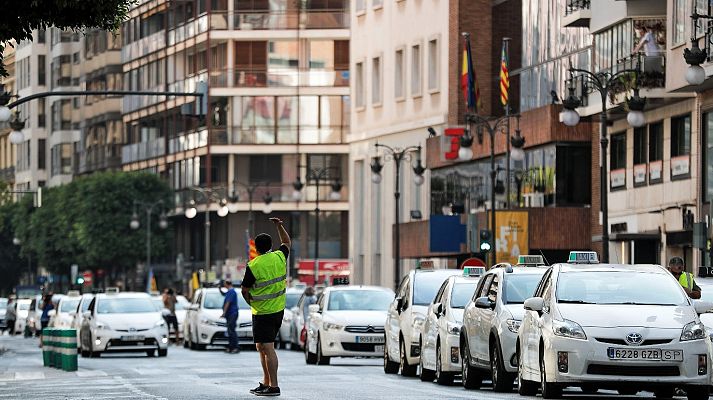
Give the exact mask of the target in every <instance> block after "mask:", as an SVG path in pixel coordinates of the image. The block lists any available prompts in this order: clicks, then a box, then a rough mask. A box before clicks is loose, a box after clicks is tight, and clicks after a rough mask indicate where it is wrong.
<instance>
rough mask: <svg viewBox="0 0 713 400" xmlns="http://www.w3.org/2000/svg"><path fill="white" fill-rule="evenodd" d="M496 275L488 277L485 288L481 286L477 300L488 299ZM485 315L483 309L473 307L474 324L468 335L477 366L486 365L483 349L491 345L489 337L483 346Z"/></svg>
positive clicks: (472, 318) (471, 355)
mask: <svg viewBox="0 0 713 400" xmlns="http://www.w3.org/2000/svg"><path fill="white" fill-rule="evenodd" d="M495 275H496V273H495V272H493V273H491V274H489V275H487V276H486V278H485V282H484V283H483V286H481V288H480V290H479V291H478V294H477V296H476V297H475V299H476V300H477V299H478V298H480V297H488V292H489V291H490V286H491V284H492V283H493V279H495ZM483 315H484V313H483V309H482V308H478V307H475V306H474V307H473V309H472V317H471V321H473V324H472V325H471V326H470V327H469V328H470V330H471V332H470V333H469V335H468V339H469V343H468V348H469V350H470V357H471V359H472V360H473V361H475V363H476V364H482V363H484V360H483V358H482V356H481V354H482V352H483V350H482V349H483V347H487V346H488V345H489V344H488V343H487V341H488V340H489V338H487V337H486V338H485V342H486V343H485V344H483V337H482V332H483Z"/></svg>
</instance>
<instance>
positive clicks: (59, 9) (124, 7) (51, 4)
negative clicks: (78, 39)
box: [0, 0, 138, 76]
mask: <svg viewBox="0 0 713 400" xmlns="http://www.w3.org/2000/svg"><path fill="white" fill-rule="evenodd" d="M137 2H138V0H91V1H90V0H6V1H4V2H3V13H2V15H0V76H7V71H6V70H5V66H4V59H2V52H3V50H4V48H5V46H6V45H7V44H8V43H9V42H10V41H11V40H13V39H14V40H15V41H17V42H19V41H21V40H27V39H29V40H32V30H33V29H46V28H48V27H51V26H55V27H57V28H59V29H73V30H81V29H89V28H98V29H104V30H107V31H115V30H117V29H118V28H119V26H121V23H122V22H124V20H126V18H127V15H128V12H129V9H130V8H131V6H132V5H133V4H135V3H137Z"/></svg>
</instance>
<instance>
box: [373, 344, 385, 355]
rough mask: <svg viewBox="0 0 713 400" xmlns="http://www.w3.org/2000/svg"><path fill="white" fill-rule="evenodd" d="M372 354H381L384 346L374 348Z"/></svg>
mask: <svg viewBox="0 0 713 400" xmlns="http://www.w3.org/2000/svg"><path fill="white" fill-rule="evenodd" d="M374 352H375V353H383V352H384V345H383V344H382V345H380V346H374Z"/></svg>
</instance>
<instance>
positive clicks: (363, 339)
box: [356, 336, 384, 343]
mask: <svg viewBox="0 0 713 400" xmlns="http://www.w3.org/2000/svg"><path fill="white" fill-rule="evenodd" d="M356 342H357V343H384V337H383V336H357V337H356Z"/></svg>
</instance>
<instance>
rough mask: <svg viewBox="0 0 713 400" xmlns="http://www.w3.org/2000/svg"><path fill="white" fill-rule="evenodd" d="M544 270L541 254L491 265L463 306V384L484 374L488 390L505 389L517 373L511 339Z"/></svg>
mask: <svg viewBox="0 0 713 400" xmlns="http://www.w3.org/2000/svg"><path fill="white" fill-rule="evenodd" d="M546 271H547V267H545V263H544V260H543V257H542V256H526V255H521V256H519V257H518V263H517V264H516V265H515V266H513V265H510V264H509V263H501V264H497V265H495V266H494V267H493V268H491V269H490V270H489V271H488V273H487V274H486V275H485V276H484V277H483V279H482V280H481V281H480V284H479V285H478V289H477V290H476V291H475V292H474V293H473V294H472V299H471V301H470V302H469V303H468V305H467V306H466V307H465V313H464V316H463V329H461V332H460V339H461V343H462V345H461V354H462V363H461V373H462V375H463V379H462V382H463V386H464V387H465V388H466V389H474V388H477V387H478V386H480V384H481V383H482V379H483V378H490V381H491V382H492V383H493V390H494V391H496V392H508V391H511V390H512V388H513V381H514V380H515V374H516V373H517V357H516V355H515V344H516V342H517V332H518V329H519V328H520V323H521V321H522V317H523V315H524V313H525V310H524V309H523V308H522V304H523V303H524V302H525V300H526V299H528V298H530V297H532V295H533V293H534V292H535V288H536V287H537V284H538V283H539V282H540V279H541V278H542V275H544V274H545V272H546Z"/></svg>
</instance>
